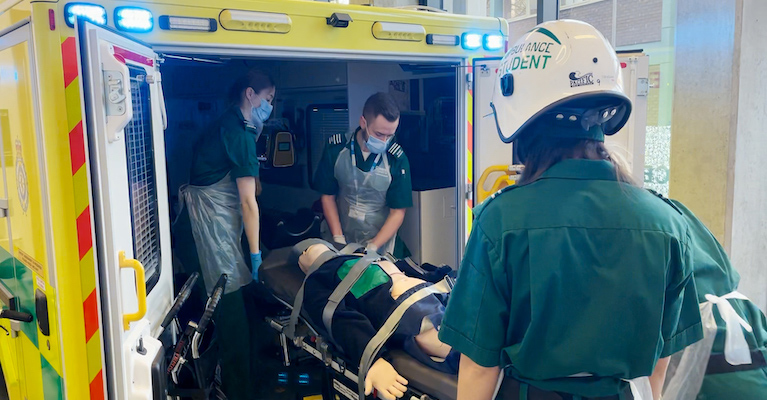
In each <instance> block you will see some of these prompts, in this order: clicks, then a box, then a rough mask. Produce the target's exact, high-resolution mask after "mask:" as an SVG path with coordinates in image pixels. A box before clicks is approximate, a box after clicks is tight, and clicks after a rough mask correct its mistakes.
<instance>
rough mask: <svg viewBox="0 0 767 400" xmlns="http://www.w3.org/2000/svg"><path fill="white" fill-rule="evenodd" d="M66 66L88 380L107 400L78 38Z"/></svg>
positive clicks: (69, 42) (69, 46)
mask: <svg viewBox="0 0 767 400" xmlns="http://www.w3.org/2000/svg"><path fill="white" fill-rule="evenodd" d="M61 57H62V60H63V65H64V92H65V95H66V101H67V123H68V125H67V126H68V129H69V152H70V157H71V161H72V180H73V182H74V183H73V185H74V193H75V210H76V215H75V219H76V221H77V244H78V248H79V256H80V279H81V281H82V282H81V283H82V299H83V314H84V316H85V338H84V339H85V343H86V345H85V346H86V350H87V359H88V379H89V385H88V386H89V388H90V399H91V400H104V398H105V394H104V374H103V365H102V362H101V360H102V357H101V349H102V345H101V334H100V332H99V330H100V322H99V307H98V292H97V291H96V265H95V261H94V258H93V231H92V222H91V208H90V197H89V190H88V175H87V166H86V165H85V159H86V157H85V151H86V150H85V133H84V132H83V121H82V109H81V106H80V104H81V103H80V79H79V72H78V60H77V49H76V43H75V38H74V37H64V38H63V40H62V42H61Z"/></svg>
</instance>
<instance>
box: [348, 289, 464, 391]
mask: <svg viewBox="0 0 767 400" xmlns="http://www.w3.org/2000/svg"><path fill="white" fill-rule="evenodd" d="M451 289H452V286H451V285H450V284H449V283H448V281H447V279H443V280H441V281H439V282H438V283H435V284H433V285H430V286H427V287H425V288H423V289H420V290H418V291H417V292H415V293H413V294H411V295H410V297H408V298H407V299H405V300H404V301H403V302H402V303H400V304H399V305H398V306H397V308H395V309H394V311H393V312H392V313H391V315H389V318H387V319H386V322H384V324H383V325H382V326H381V329H379V330H378V333H376V335H375V336H373V338H372V339H370V341H369V342H368V344H367V346H365V351H364V352H362V359H361V360H360V368H359V371H358V374H357V385H358V390H359V395H360V399H364V398H365V377H366V376H367V374H368V371H369V370H370V367H372V366H373V362H374V361H375V360H376V357H377V356H378V353H379V352H380V351H381V349H382V348H383V345H384V344H385V343H386V341H387V340H389V338H390V337H391V335H393V334H394V331H396V330H397V327H398V326H399V322H400V320H402V316H403V315H405V312H406V311H407V310H408V309H409V308H410V306H412V305H413V304H415V303H417V302H418V301H419V300H422V299H423V298H425V297H426V296H429V295H431V294H439V293H450V291H451Z"/></svg>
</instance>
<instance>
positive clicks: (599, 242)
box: [439, 20, 702, 400]
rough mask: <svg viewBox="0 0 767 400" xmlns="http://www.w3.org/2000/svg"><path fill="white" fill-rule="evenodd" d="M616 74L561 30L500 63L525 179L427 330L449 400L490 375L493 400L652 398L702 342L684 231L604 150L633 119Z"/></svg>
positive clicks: (488, 211)
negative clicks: (450, 356)
mask: <svg viewBox="0 0 767 400" xmlns="http://www.w3.org/2000/svg"><path fill="white" fill-rule="evenodd" d="M533 44H534V45H533ZM546 56H548V57H549V58H548V59H544V57H546ZM536 57H538V58H541V61H540V63H535V62H534V63H532V64H531V62H530V60H531V59H533V58H536ZM544 60H545V61H546V64H544V63H543V61H544ZM522 62H525V64H526V66H525V68H524V69H522V68H521V65H523V64H522ZM544 65H545V66H544ZM620 76H621V67H620V63H619V62H618V59H617V56H616V54H615V52H614V51H613V49H612V47H611V46H610V44H609V43H608V42H607V41H606V40H605V39H604V37H603V36H602V35H601V34H600V33H599V32H598V31H597V30H596V29H594V28H593V27H592V26H591V25H588V24H586V23H583V22H578V21H572V20H560V21H552V22H546V23H543V24H541V25H539V26H537V27H536V28H534V29H533V30H532V31H530V32H528V33H527V34H525V35H524V36H523V37H522V38H521V39H520V40H519V41H518V42H517V43H516V45H515V46H513V47H511V48H510V50H509V52H508V53H507V54H506V56H505V57H504V59H503V60H502V61H501V64H500V67H499V70H498V78H497V81H496V85H495V88H494V92H493V98H492V103H491V105H492V108H493V110H494V114H495V120H496V123H497V127H498V130H499V134H500V136H501V139H502V140H503V141H504V142H507V143H508V142H512V141H514V147H516V152H517V154H518V156H519V157H520V160H521V161H522V163H523V164H524V165H525V170H524V173H523V176H522V178H521V179H520V183H519V184H518V185H517V186H513V187H510V188H507V189H504V190H502V191H501V192H499V193H496V194H495V195H493V196H491V197H490V198H489V199H488V200H486V201H485V202H484V203H483V204H481V205H479V207H477V208H476V209H475V212H474V214H475V219H474V224H473V227H472V231H471V235H470V237H469V241H468V243H467V245H466V251H465V256H464V259H463V261H462V263H461V267H460V270H459V273H458V279H457V281H456V286H455V288H454V289H453V292H452V295H451V297H450V300H449V302H448V306H447V310H446V314H445V317H444V320H443V324H442V328H441V329H440V332H439V338H440V340H441V341H443V342H444V343H447V344H449V345H451V346H453V348H454V349H455V350H456V351H458V352H460V353H461V354H462V356H461V361H460V366H459V375H458V399H459V400H467V399H472V400H487V399H491V398H492V397H493V395H494V391H495V388H496V384H497V383H498V380H499V372H500V371H503V374H502V375H501V376H502V381H501V386H500V392H499V395H498V398H502V399H529V400H536V399H570V398H576V399H593V398H599V399H615V400H618V399H621V400H622V399H631V398H635V399H637V398H641V399H642V400H649V399H650V398H652V397H653V395H654V397H655V398H656V399H657V398H659V396H660V390H661V388H662V384H663V379H664V377H665V372H666V367H667V365H668V357H669V356H670V355H671V354H673V353H676V352H677V351H679V350H682V349H684V348H685V347H686V346H688V345H690V344H692V343H695V342H696V341H698V340H700V338H701V336H702V330H701V322H700V313H699V311H698V305H697V297H696V291H695V284H694V281H693V278H692V254H691V253H690V246H691V243H690V237H689V235H690V233H689V228H688V226H687V224H686V222H685V221H684V219H683V218H682V216H681V215H680V214H679V213H678V212H676V210H674V209H673V208H672V207H670V206H669V205H668V204H666V203H665V202H663V201H662V200H660V199H658V198H657V197H655V196H653V195H652V194H651V193H649V192H647V191H645V190H642V189H640V188H638V187H636V186H634V185H632V183H631V178H630V176H629V175H628V174H627V173H626V172H625V171H624V170H623V168H621V167H620V166H619V165H617V164H615V163H614V162H613V160H612V159H611V158H610V156H609V153H608V152H607V151H606V149H605V146H604V143H603V140H604V135H605V134H607V135H611V134H614V133H616V132H617V131H618V130H620V128H621V127H622V126H623V125H624V124H625V123H626V121H627V120H628V118H629V115H630V113H631V102H630V100H629V99H628V98H627V97H626V95H625V94H624V93H623V89H622V82H621V79H620ZM647 377H649V379H648V378H647ZM627 380H634V381H633V382H631V383H628V382H627ZM632 392H633V393H632ZM632 396H634V397H632Z"/></svg>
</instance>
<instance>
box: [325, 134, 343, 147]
mask: <svg viewBox="0 0 767 400" xmlns="http://www.w3.org/2000/svg"><path fill="white" fill-rule="evenodd" d="M344 143H346V140H345V139H344V134H343V133H336V134H335V135H333V136H331V137H330V138H328V144H330V145H339V144H344Z"/></svg>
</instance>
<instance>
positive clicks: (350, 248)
mask: <svg viewBox="0 0 767 400" xmlns="http://www.w3.org/2000/svg"><path fill="white" fill-rule="evenodd" d="M364 248H365V246H363V245H361V244H359V243H349V244H347V245H346V246H344V248H343V249H341V250H340V251H339V252H338V253H339V254H341V255H344V256H348V255H352V254H354V253H355V252H356V251H357V250H359V249H364Z"/></svg>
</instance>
